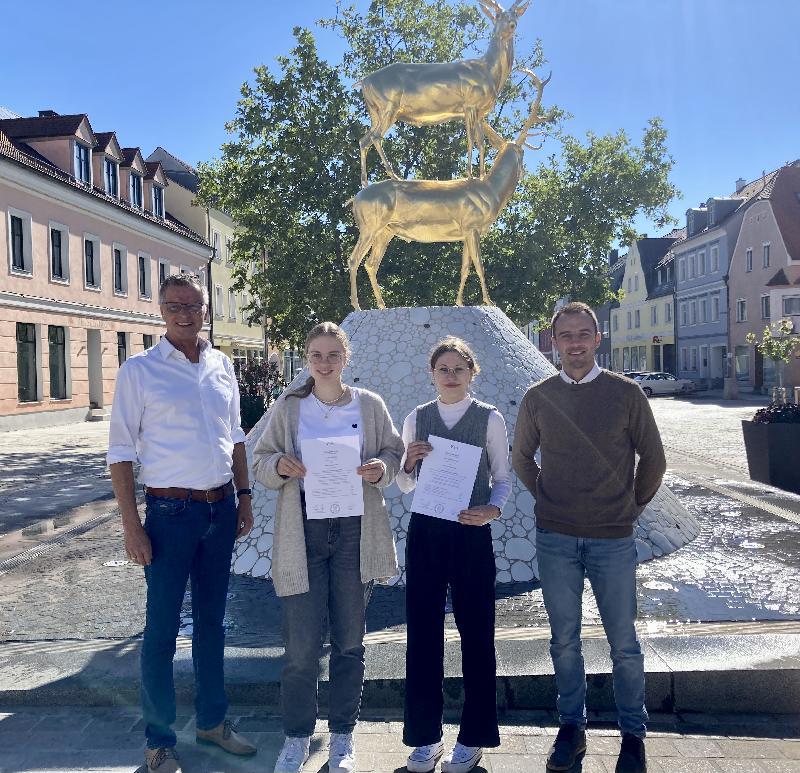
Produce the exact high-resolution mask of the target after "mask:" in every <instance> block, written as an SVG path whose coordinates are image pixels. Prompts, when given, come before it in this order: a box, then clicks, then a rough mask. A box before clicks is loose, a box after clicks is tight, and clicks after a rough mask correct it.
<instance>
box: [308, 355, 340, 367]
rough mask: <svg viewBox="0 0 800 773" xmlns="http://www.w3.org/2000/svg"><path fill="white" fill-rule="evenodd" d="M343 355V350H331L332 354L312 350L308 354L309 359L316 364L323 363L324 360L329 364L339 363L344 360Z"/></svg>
mask: <svg viewBox="0 0 800 773" xmlns="http://www.w3.org/2000/svg"><path fill="white" fill-rule="evenodd" d="M342 359H343V355H342V353H341V352H331V353H330V354H327V355H326V354H322V352H311V353H310V354H309V355H308V361H309V362H313V363H314V365H321V364H322V363H323V362H324V363H327V364H328V365H338V364H339V363H340V362H342Z"/></svg>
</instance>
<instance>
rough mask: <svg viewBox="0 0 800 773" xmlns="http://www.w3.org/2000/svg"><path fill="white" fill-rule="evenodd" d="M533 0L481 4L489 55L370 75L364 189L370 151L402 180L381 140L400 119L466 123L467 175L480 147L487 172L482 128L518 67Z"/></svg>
mask: <svg viewBox="0 0 800 773" xmlns="http://www.w3.org/2000/svg"><path fill="white" fill-rule="evenodd" d="M529 2H530V0H514V4H513V5H512V6H511V8H509V9H508V10H507V11H504V10H503V8H502V7H501V6H500V5H499V4H498V3H497V0H478V4H479V5H480V8H481V10H482V11H483V12H484V13H485V14H486V16H488V17H489V19H491V21H492V23H493V24H494V31H493V33H492V39H491V41H490V42H489V46H488V48H487V50H486V53H485V54H484V55H483V56H482V57H481V58H479V59H464V60H461V61H458V62H446V63H440V62H437V63H433V64H423V63H419V64H415V63H405V62H395V63H393V64H389V65H387V66H386V67H382V68H381V69H380V70H376V71H375V72H373V73H371V74H370V75H367V76H366V77H365V78H364V79H363V80H361V81H360V82H359V83H357V84H356V87H360V88H361V91H362V94H363V96H364V102H365V103H366V107H367V112H368V113H369V117H370V121H371V124H372V125H371V126H370V129H369V131H368V132H367V133H366V134H365V135H364V136H363V137H362V138H361V141H360V143H359V144H360V146H361V185H362V186H366V185H367V153H368V152H369V149H370V147H371V146H372V145H374V146H375V149H376V150H377V151H378V154H379V155H380V157H381V161H383V165H384V167H385V168H386V172H387V173H388V175H389V176H390V177H391V178H392V179H393V180H397V179H399V178H398V177H397V175H396V174H395V172H394V170H393V169H392V165H391V164H390V163H389V159H388V158H387V157H386V154H385V153H384V152H383V147H382V145H381V142H382V140H383V138H384V136H385V134H386V132H388V131H389V129H391V127H392V125H393V124H394V123H396V122H397V121H401V122H404V123H409V124H411V125H412V126H431V125H433V124H439V123H444V122H445V121H453V120H463V121H464V124H465V128H466V133H467V177H472V151H473V148H474V147H475V146H477V147H478V152H479V155H480V167H479V176H480V177H483V174H484V155H485V154H484V127H483V122H484V119H485V118H486V116H487V115H488V114H489V113H490V112H491V110H492V108H494V105H495V102H496V101H497V95H498V94H499V93H500V90H501V89H502V88H503V84H504V83H505V82H506V78H508V75H509V73H510V72H511V68H512V67H513V65H514V34H515V32H516V29H517V18H518V17H519V16H522V14H523V13H525V10H526V9H527V7H528V3H529Z"/></svg>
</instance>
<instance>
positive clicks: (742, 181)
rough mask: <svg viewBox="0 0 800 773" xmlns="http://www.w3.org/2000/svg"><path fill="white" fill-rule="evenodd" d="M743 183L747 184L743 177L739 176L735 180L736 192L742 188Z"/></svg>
mask: <svg viewBox="0 0 800 773" xmlns="http://www.w3.org/2000/svg"><path fill="white" fill-rule="evenodd" d="M745 185H747V180H745V179H744V178H743V177H740V178H739V179H738V180H737V181H736V192H737V193H738V192H739V191H740V190H742V188H744V186H745Z"/></svg>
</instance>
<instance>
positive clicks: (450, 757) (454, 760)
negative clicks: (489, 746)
mask: <svg viewBox="0 0 800 773" xmlns="http://www.w3.org/2000/svg"><path fill="white" fill-rule="evenodd" d="M481 757H483V749H481V747H480V746H463V745H462V744H460V743H458V742H456V745H455V746H454V747H453V751H451V752H450V753H449V754H446V755H445V757H444V759H443V760H442V773H467V771H468V770H472V769H473V768H474V767H475V766H476V765H477V764H478V763H479V762H480V761H481Z"/></svg>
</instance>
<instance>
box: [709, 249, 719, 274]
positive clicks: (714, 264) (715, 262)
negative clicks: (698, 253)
mask: <svg viewBox="0 0 800 773" xmlns="http://www.w3.org/2000/svg"><path fill="white" fill-rule="evenodd" d="M710 252H711V270H712V271H718V270H719V247H717V246H716V245H715V246H713V247H712V248H711V250H710Z"/></svg>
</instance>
